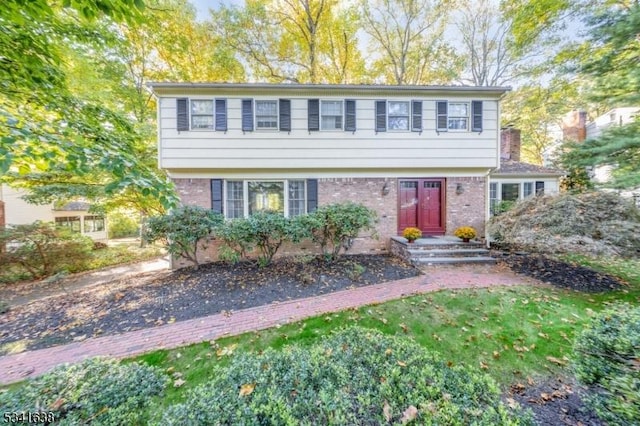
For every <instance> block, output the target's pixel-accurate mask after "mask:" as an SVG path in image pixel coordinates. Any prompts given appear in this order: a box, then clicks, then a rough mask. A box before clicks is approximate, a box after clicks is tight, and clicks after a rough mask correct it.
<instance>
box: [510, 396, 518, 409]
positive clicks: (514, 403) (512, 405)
mask: <svg viewBox="0 0 640 426" xmlns="http://www.w3.org/2000/svg"><path fill="white" fill-rule="evenodd" d="M507 405H508V406H509V408H511V409H512V410H517V409H519V408H520V404H518V401H516V400H515V399H513V398H507Z"/></svg>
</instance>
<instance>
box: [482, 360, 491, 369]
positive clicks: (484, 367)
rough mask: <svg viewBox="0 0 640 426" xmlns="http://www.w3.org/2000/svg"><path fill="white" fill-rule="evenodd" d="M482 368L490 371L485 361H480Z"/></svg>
mask: <svg viewBox="0 0 640 426" xmlns="http://www.w3.org/2000/svg"><path fill="white" fill-rule="evenodd" d="M480 368H482V369H483V370H488V369H489V364H487V363H486V362H484V361H480Z"/></svg>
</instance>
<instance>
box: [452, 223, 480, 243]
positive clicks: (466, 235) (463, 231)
mask: <svg viewBox="0 0 640 426" xmlns="http://www.w3.org/2000/svg"><path fill="white" fill-rule="evenodd" d="M453 235H455V236H456V237H458V238H462V241H463V242H465V243H468V242H469V240H470V239H472V238H475V237H476V230H475V229H473V228H472V227H471V226H461V227H460V228H458V229H456V230H455V232H454V233H453Z"/></svg>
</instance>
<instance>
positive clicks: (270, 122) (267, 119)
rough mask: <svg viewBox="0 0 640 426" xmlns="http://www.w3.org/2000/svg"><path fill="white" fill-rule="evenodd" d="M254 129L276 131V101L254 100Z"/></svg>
mask: <svg viewBox="0 0 640 426" xmlns="http://www.w3.org/2000/svg"><path fill="white" fill-rule="evenodd" d="M255 103H256V129H260V130H264V129H269V130H277V129H278V101H277V100H275V99H274V100H268V101H262V100H256V101H255Z"/></svg>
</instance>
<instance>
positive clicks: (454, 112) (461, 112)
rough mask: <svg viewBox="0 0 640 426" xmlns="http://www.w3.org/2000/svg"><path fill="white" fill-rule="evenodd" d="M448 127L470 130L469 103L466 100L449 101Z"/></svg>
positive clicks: (450, 128)
mask: <svg viewBox="0 0 640 426" xmlns="http://www.w3.org/2000/svg"><path fill="white" fill-rule="evenodd" d="M447 129H449V130H468V129H469V104H468V103H466V102H455V103H453V102H452V103H449V117H448V119H447Z"/></svg>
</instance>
